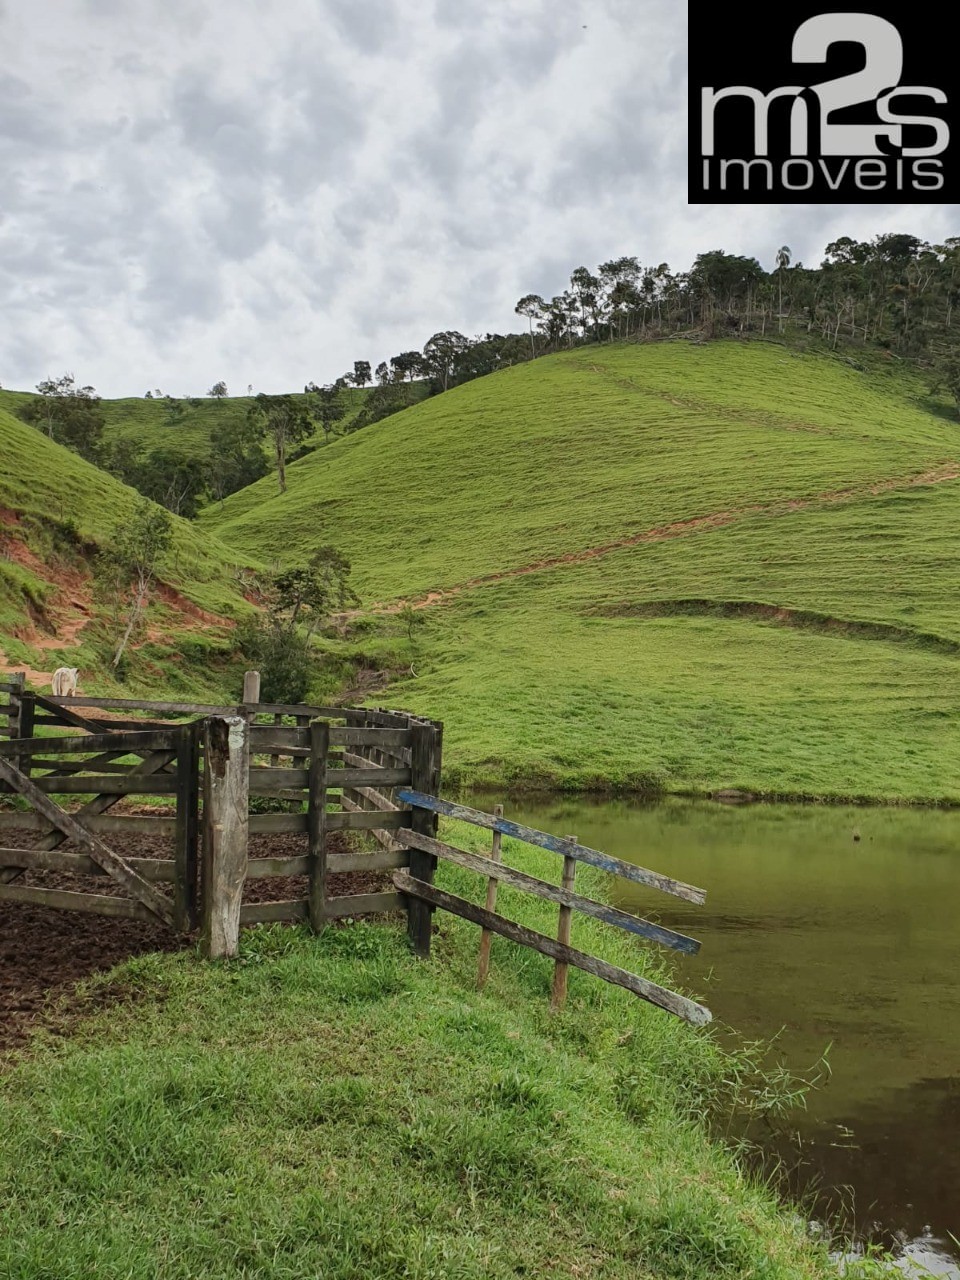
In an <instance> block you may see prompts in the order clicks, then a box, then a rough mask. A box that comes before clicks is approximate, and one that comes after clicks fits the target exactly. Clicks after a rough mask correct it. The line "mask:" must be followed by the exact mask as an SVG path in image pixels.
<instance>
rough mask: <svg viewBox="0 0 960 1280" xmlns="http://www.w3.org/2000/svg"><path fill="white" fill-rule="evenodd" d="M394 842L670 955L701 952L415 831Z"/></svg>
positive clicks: (601, 905) (654, 927)
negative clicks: (607, 926) (646, 942)
mask: <svg viewBox="0 0 960 1280" xmlns="http://www.w3.org/2000/svg"><path fill="white" fill-rule="evenodd" d="M396 838H397V840H398V841H399V842H400V843H401V844H403V845H406V846H407V848H414V847H417V848H420V849H422V850H423V851H424V852H425V853H432V854H433V855H434V857H437V858H442V859H443V860H444V861H445V862H454V863H456V864H457V866H459V867H466V868H467V870H469V871H476V872H477V873H478V874H479V875H483V876H487V877H489V879H491V880H494V881H497V880H499V881H501V882H502V883H503V884H508V885H510V887H511V888H513V889H522V890H523V891H524V892H525V893H532V894H533V895H534V896H535V897H537V898H543V899H544V900H545V901H547V902H556V903H558V904H559V905H560V906H566V907H572V908H573V909H574V910H575V911H579V912H580V913H581V914H582V915H585V916H592V917H593V918H594V919H595V920H602V921H603V923H604V924H612V925H615V926H616V928H618V929H623V930H624V931H625V932H627V933H634V934H636V935H637V936H638V937H640V938H647V939H649V940H650V941H651V942H657V943H659V944H660V945H661V946H664V947H669V948H670V949H671V950H673V951H683V952H686V954H687V955H691V956H695V955H696V954H697V952H698V951H699V950H700V943H699V942H698V941H697V940H696V939H695V938H688V937H686V935H685V934H682V933H676V932H674V930H673V929H667V928H666V927H665V926H664V925H659V924H654V923H653V922H652V921H651V920H644V919H643V918H642V917H640V916H634V915H631V914H630V912H629V911H621V910H620V909H619V908H618V907H611V906H608V905H607V904H606V903H605V902H597V901H596V900H595V899H593V898H586V897H584V896H583V894H580V893H573V892H571V891H569V890H567V889H565V888H563V887H562V886H558V885H555V884H550V882H549V881H547V880H539V879H538V878H537V877H536V876H531V875H527V873H526V872H525V871H517V870H516V868H514V867H508V866H506V865H505V864H504V863H502V862H498V861H494V860H493V859H491V858H485V857H483V856H482V855H481V854H479V853H468V852H467V850H466V849H459V848H457V846H456V845H451V844H444V842H443V841H442V840H435V839H432V838H431V837H430V836H423V835H420V834H419V833H418V832H415V831H401V832H399V833H398V835H397V837H396Z"/></svg>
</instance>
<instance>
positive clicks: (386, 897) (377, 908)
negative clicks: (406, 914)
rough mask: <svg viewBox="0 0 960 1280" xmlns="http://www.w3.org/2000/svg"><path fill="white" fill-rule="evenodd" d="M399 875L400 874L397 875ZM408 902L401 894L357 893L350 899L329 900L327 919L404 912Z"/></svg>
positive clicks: (349, 897)
mask: <svg viewBox="0 0 960 1280" xmlns="http://www.w3.org/2000/svg"><path fill="white" fill-rule="evenodd" d="M396 874H397V875H399V874H400V872H397V873H396ZM406 905H407V904H406V901H405V900H404V899H403V898H401V896H400V894H399V893H356V894H351V895H350V896H348V897H342V898H328V899H327V919H328V920H341V919H343V918H344V917H346V916H369V915H375V914H376V915H379V914H380V913H381V912H385V911H402V910H403V909H404V907H405V906H406Z"/></svg>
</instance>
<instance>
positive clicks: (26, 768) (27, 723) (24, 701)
mask: <svg viewBox="0 0 960 1280" xmlns="http://www.w3.org/2000/svg"><path fill="white" fill-rule="evenodd" d="M36 712H37V701H36V695H35V694H32V693H22V694H21V695H20V717H19V719H18V721H17V737H18V738H32V737H33V721H34V716H35V715H36ZM30 766H31V757H30V756H29V755H23V756H21V757H20V760H19V763H18V765H17V768H18V769H19V770H20V772H21V773H22V774H25V775H26V777H28V778H29V777H30Z"/></svg>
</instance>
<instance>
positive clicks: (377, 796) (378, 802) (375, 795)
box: [356, 787, 409, 813]
mask: <svg viewBox="0 0 960 1280" xmlns="http://www.w3.org/2000/svg"><path fill="white" fill-rule="evenodd" d="M356 792H357V795H358V796H362V797H363V799H364V800H369V801H370V803H371V804H372V805H373V807H374V808H375V809H379V810H380V812H381V813H403V812H404V810H403V809H401V808H400V806H399V805H398V804H394V803H393V801H392V800H391V799H390V797H389V796H385V795H384V794H383V792H382V791H377V790H375V789H374V788H373V787H357V788H356ZM406 812H409V810H407V811H406Z"/></svg>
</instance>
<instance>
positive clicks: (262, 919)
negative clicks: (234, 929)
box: [240, 898, 308, 924]
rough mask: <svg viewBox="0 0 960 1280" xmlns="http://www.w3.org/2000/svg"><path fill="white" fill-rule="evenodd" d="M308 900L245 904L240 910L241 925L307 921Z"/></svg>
mask: <svg viewBox="0 0 960 1280" xmlns="http://www.w3.org/2000/svg"><path fill="white" fill-rule="evenodd" d="M307 916H308V905H307V900H306V898H302V899H298V900H297V901H296V902H245V903H244V904H243V905H242V906H241V908H240V923H241V924H268V923H270V922H271V921H277V920H279V921H293V920H306V919H307Z"/></svg>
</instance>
